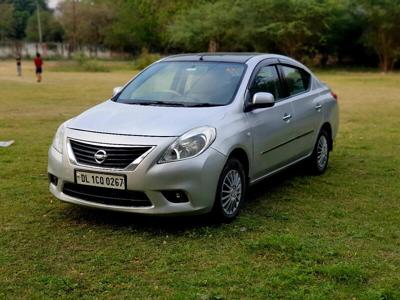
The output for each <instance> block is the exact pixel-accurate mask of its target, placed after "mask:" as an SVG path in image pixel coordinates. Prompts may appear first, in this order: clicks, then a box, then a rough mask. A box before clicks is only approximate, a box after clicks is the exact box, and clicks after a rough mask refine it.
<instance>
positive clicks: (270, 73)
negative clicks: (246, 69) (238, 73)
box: [250, 66, 282, 99]
mask: <svg viewBox="0 0 400 300" xmlns="http://www.w3.org/2000/svg"><path fill="white" fill-rule="evenodd" d="M250 91H251V94H252V95H254V94H255V93H258V92H264V93H271V94H272V95H274V97H275V99H279V98H282V90H281V85H280V82H279V76H278V72H277V70H276V67H275V66H265V67H262V68H261V69H260V70H259V71H258V73H257V75H256V77H254V81H253V84H252V86H251V88H250Z"/></svg>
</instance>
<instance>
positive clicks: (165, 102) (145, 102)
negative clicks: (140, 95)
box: [128, 101, 186, 106]
mask: <svg viewBox="0 0 400 300" xmlns="http://www.w3.org/2000/svg"><path fill="white" fill-rule="evenodd" d="M128 104H138V105H156V106H157V105H160V106H161V105H162V106H186V105H185V104H184V103H181V102H168V101H135V102H129V103H128Z"/></svg>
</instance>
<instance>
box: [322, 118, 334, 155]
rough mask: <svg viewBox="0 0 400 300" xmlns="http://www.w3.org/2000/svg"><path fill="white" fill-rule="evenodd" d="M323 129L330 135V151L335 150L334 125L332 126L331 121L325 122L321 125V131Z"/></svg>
mask: <svg viewBox="0 0 400 300" xmlns="http://www.w3.org/2000/svg"><path fill="white" fill-rule="evenodd" d="M322 130H325V131H326V132H327V133H328V135H329V139H328V146H329V151H332V150H333V137H332V126H331V124H330V123H329V122H325V123H324V124H322V126H321V131H322Z"/></svg>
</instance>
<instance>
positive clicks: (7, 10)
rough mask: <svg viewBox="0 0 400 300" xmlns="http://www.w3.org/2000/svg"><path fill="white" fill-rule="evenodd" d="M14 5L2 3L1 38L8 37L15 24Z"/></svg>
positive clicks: (0, 6) (0, 16)
mask: <svg viewBox="0 0 400 300" xmlns="http://www.w3.org/2000/svg"><path fill="white" fill-rule="evenodd" d="M13 13H14V5H12V4H8V3H0V40H4V39H6V38H7V37H8V36H9V34H10V32H11V30H12V25H13Z"/></svg>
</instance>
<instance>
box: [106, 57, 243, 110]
mask: <svg viewBox="0 0 400 300" xmlns="http://www.w3.org/2000/svg"><path fill="white" fill-rule="evenodd" d="M244 69H245V65H244V64H239V63H225V62H203V61H198V62H197V61H196V62H179V61H178V62H160V63H157V64H155V65H153V66H151V67H149V68H148V69H146V70H145V71H143V72H142V73H141V74H140V75H139V76H138V77H136V78H135V79H134V80H133V81H132V82H131V83H129V84H128V85H127V86H126V87H125V88H124V89H123V90H122V92H121V93H120V94H119V95H116V97H115V98H114V100H115V101H116V102H121V103H128V104H141V105H173V106H174V105H176V106H192V107H193V106H218V105H226V104H228V103H230V102H231V101H232V99H233V96H234V95H235V92H236V90H237V87H238V85H239V82H240V80H241V78H242V74H243V72H244Z"/></svg>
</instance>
